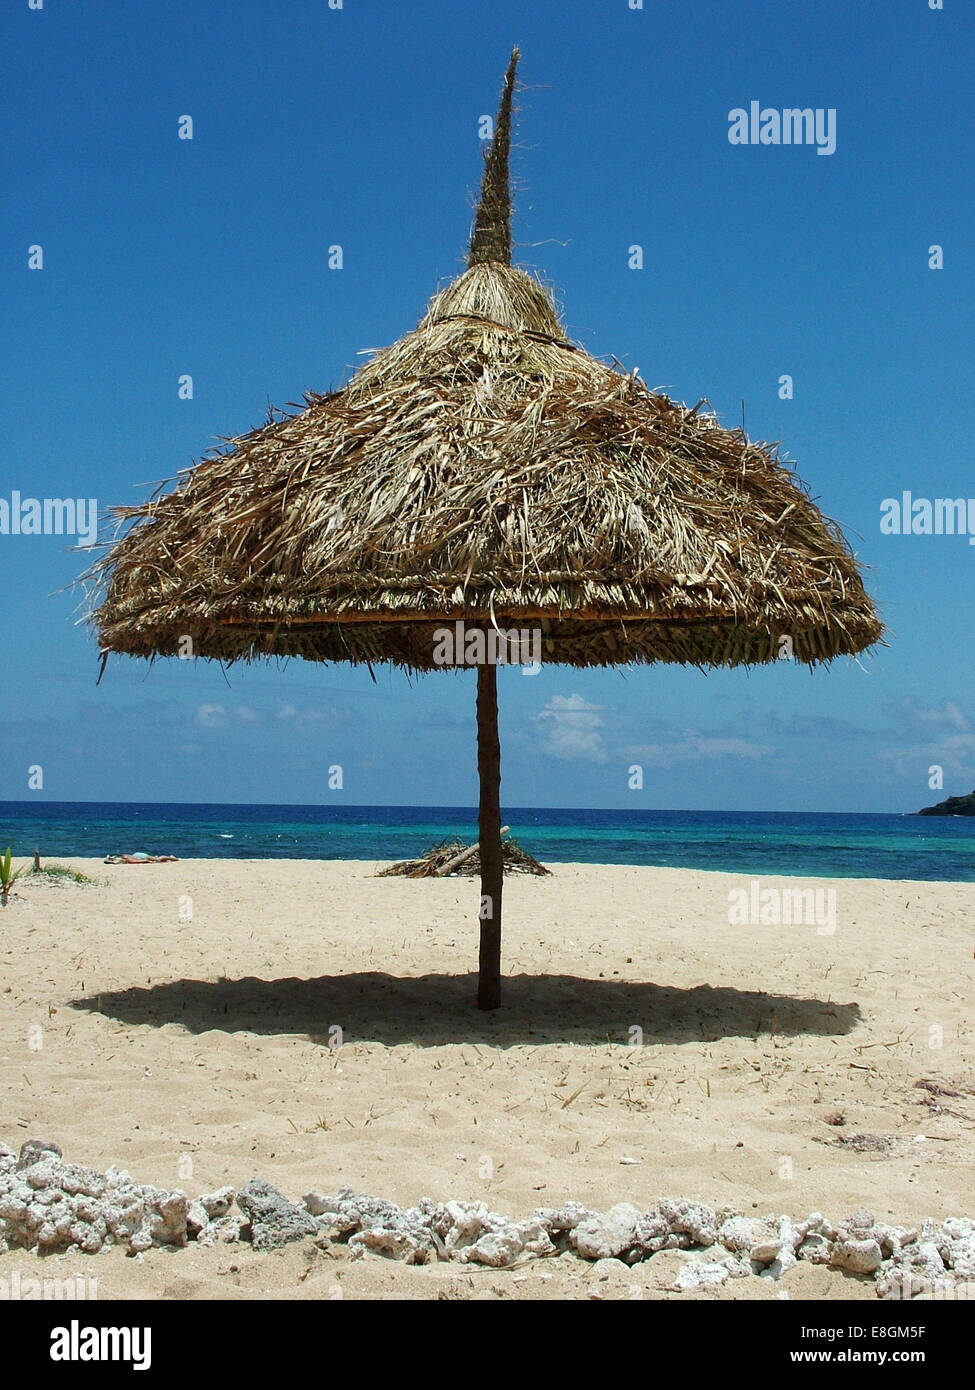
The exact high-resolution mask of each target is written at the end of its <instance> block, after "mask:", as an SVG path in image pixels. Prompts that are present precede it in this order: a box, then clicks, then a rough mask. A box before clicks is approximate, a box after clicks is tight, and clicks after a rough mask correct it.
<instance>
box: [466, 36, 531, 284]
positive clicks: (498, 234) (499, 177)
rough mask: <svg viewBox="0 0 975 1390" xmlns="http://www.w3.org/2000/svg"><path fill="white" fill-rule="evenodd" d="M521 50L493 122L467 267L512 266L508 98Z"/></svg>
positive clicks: (510, 66)
mask: <svg viewBox="0 0 975 1390" xmlns="http://www.w3.org/2000/svg"><path fill="white" fill-rule="evenodd" d="M520 57H521V51H520V49H519V48H518V47H517V45H516V46H515V47H514V48H513V49H512V50H511V58H510V60H509V62H508V69H507V71H506V73H505V75H504V89H503V91H502V93H501V104H500V106H499V107H498V114H497V118H496V120H495V123H494V139H493V140H492V141H491V145H490V148H489V149H488V150H487V153H486V156H485V162H484V181H483V183H482V185H481V196H480V199H479V200H478V204H477V212H476V214H475V218H474V230H473V232H472V233H471V244H470V251H469V253H468V257H467V264H468V266H473V265H480V264H483V263H484V262H486V261H499V262H500V263H501V264H503V265H510V264H511V194H510V191H509V186H508V183H509V179H508V154H509V151H510V148H511V99H512V95H513V93H514V86H515V69H516V68H517V66H518V60H519V59H520Z"/></svg>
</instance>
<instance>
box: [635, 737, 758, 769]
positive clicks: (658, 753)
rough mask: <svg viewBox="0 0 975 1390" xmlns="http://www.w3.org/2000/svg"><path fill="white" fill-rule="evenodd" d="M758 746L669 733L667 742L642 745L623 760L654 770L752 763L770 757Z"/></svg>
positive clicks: (727, 739)
mask: <svg viewBox="0 0 975 1390" xmlns="http://www.w3.org/2000/svg"><path fill="white" fill-rule="evenodd" d="M771 751H772V750H771V749H770V748H765V747H763V746H762V744H760V743H750V742H749V741H748V739H744V738H706V737H705V736H704V735H703V734H699V733H695V732H694V731H693V730H691V729H685V730H672V731H670V732H669V733H668V736H667V741H665V742H661V743H646V744H643V745H642V746H640V747H638V748H630V749H628V750H627V754H626V756H627V757H628V758H632V759H633V760H634V761H635V762H643V763H650V764H655V765H656V766H658V767H672V766H673V765H674V764H675V763H693V762H702V761H704V760H706V759H718V758H738V759H741V758H747V759H748V760H750V761H752V762H755V761H757V760H758V759H759V758H766V757H768V755H769V754H770V753H771Z"/></svg>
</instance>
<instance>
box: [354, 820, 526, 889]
mask: <svg viewBox="0 0 975 1390" xmlns="http://www.w3.org/2000/svg"><path fill="white" fill-rule="evenodd" d="M507 833H508V827H507V826H506V825H505V826H502V829H501V834H502V835H507ZM501 852H502V855H503V858H504V871H505V873H506V874H550V873H551V872H552V871H551V869H546V867H545V865H544V864H539V862H538V860H537V859H533V858H532V856H531V855H530V854H529V853H528V851H527V850H524V849H522V847H521V845H519V843H518V841H517V840H511V839H506V840H503V841H502V844H501ZM480 872H481V856H480V854H479V853H478V848H477V844H476V843H475V844H473V845H465V844H464V841H463V840H441V842H440V844H439V845H434V846H433V848H432V849H428V850H427V851H426V853H425V854H421V856H420V858H419V859H404V860H401V861H400V863H398V864H390V866H389V868H388V869H380V871H379V873H378V875H377V877H378V878H389V877H392V876H398V877H400V878H446V876H447V875H448V874H463V875H464V876H465V877H467V878H475V877H477V875H479V874H480Z"/></svg>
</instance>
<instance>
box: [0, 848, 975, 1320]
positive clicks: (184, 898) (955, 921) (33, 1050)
mask: <svg viewBox="0 0 975 1390" xmlns="http://www.w3.org/2000/svg"><path fill="white" fill-rule="evenodd" d="M72 862H73V863H74V864H75V865H76V866H77V867H80V868H83V869H85V871H86V872H88V873H89V874H92V875H94V876H95V877H97V878H98V880H99V884H98V885H97V886H90V887H79V886H76V885H73V884H56V883H52V882H49V881H46V880H39V879H34V878H31V877H30V876H25V877H24V878H23V879H21V880H20V882H19V883H18V884H17V893H16V897H15V898H14V899H13V900H12V901H11V904H10V906H9V907H8V908H7V909H6V911H4V912H3V913H2V914H0V967H2V977H3V978H2V984H0V1099H2V1123H0V1138H4V1139H5V1140H6V1141H7V1142H8V1143H9V1144H12V1145H15V1144H18V1143H19V1142H21V1141H22V1140H23V1139H25V1138H28V1137H37V1138H44V1139H54V1140H56V1141H57V1142H58V1143H59V1144H60V1145H61V1146H62V1148H63V1150H64V1152H65V1156H66V1157H67V1158H69V1159H71V1160H73V1161H77V1162H83V1163H87V1164H90V1165H92V1166H94V1167H96V1168H102V1169H104V1168H106V1167H107V1166H108V1165H109V1164H113V1163H114V1164H117V1165H119V1166H122V1167H125V1168H127V1169H128V1170H129V1171H130V1172H132V1174H133V1176H134V1177H135V1178H136V1179H137V1180H138V1181H140V1182H153V1183H156V1184H158V1185H160V1186H167V1187H182V1188H184V1189H185V1190H186V1191H187V1192H189V1193H190V1194H191V1195H196V1194H198V1193H200V1192H203V1191H207V1190H211V1189H213V1188H216V1187H219V1186H222V1185H224V1184H227V1183H229V1184H232V1185H234V1186H240V1185H242V1184H243V1183H244V1182H245V1181H246V1180H247V1178H249V1177H250V1176H251V1175H252V1174H254V1173H259V1174H261V1175H263V1176H265V1177H266V1178H268V1179H269V1180H270V1181H271V1182H273V1183H275V1184H276V1185H278V1186H279V1187H281V1188H282V1189H283V1190H284V1191H285V1192H286V1193H287V1194H288V1196H290V1197H292V1198H298V1197H300V1195H301V1194H302V1193H303V1192H305V1191H307V1190H308V1189H309V1188H312V1187H316V1188H319V1189H321V1190H324V1191H334V1190H335V1189H337V1188H338V1187H340V1186H350V1187H353V1188H355V1189H356V1190H358V1191H367V1192H370V1193H373V1194H375V1195H379V1196H384V1197H388V1198H391V1199H392V1200H394V1201H397V1202H399V1203H401V1204H403V1205H410V1204H411V1203H413V1202H415V1201H416V1200H417V1199H418V1198H419V1197H421V1196H423V1195H429V1196H431V1197H433V1198H434V1199H435V1200H445V1199H447V1198H450V1197H458V1198H479V1199H482V1200H484V1201H486V1202H488V1203H489V1205H490V1206H491V1207H493V1208H496V1209H497V1210H499V1211H501V1212H504V1213H507V1214H510V1215H511V1216H513V1217H520V1216H523V1215H527V1214H528V1212H529V1211H530V1210H531V1209H532V1208H533V1207H535V1206H540V1205H557V1204H558V1203H560V1202H561V1201H562V1200H564V1199H566V1198H569V1197H572V1198H576V1199H578V1200H581V1201H583V1202H585V1203H587V1204H588V1205H590V1206H592V1207H594V1208H597V1209H605V1208H607V1207H609V1206H611V1205H612V1204H613V1203H615V1202H619V1201H629V1202H633V1203H634V1204H635V1205H637V1206H648V1205H650V1204H651V1203H652V1202H653V1201H654V1200H656V1199H657V1198H659V1197H661V1196H691V1197H695V1198H698V1199H700V1200H703V1201H706V1202H708V1203H710V1204H712V1205H716V1206H717V1205H722V1204H728V1205H731V1206H734V1207H736V1208H737V1209H738V1210H740V1211H742V1212H745V1213H754V1214H764V1213H765V1212H769V1211H775V1212H788V1213H789V1214H790V1215H792V1216H793V1217H795V1218H799V1217H802V1216H805V1215H807V1214H808V1213H809V1212H810V1211H813V1210H821V1211H823V1212H825V1213H826V1214H827V1215H828V1216H829V1217H831V1218H832V1219H833V1220H837V1219H839V1218H840V1217H842V1216H844V1215H846V1214H847V1213H849V1212H850V1211H852V1210H854V1209H856V1208H858V1207H868V1208H871V1209H872V1210H873V1211H874V1212H875V1214H876V1215H877V1217H878V1218H879V1219H881V1220H887V1221H891V1222H896V1223H900V1224H905V1225H908V1224H913V1223H915V1222H916V1221H918V1220H919V1219H921V1218H922V1217H924V1216H927V1215H930V1216H934V1217H938V1218H941V1217H945V1216H949V1215H972V1214H973V1213H972V1210H971V1208H972V1190H971V1173H972V1167H973V1159H975V1141H973V1135H975V1068H973V1048H972V1029H971V1021H970V1008H969V1004H970V1000H971V994H972V971H973V957H972V953H973V945H975V939H973V938H975V929H973V928H975V887H973V886H972V885H967V884H924V883H890V882H881V881H872V880H825V881H823V882H822V883H821V884H820V886H825V887H832V888H835V890H836V894H837V897H836V912H837V927H836V931H835V934H833V935H832V936H827V935H820V934H818V933H817V931H816V928H815V926H803V927H785V926H771V925H765V926H732V925H730V924H729V922H728V892H729V889H730V888H736V887H743V886H744V887H747V885H748V883H749V879H748V878H746V877H743V876H733V875H728V874H697V873H693V872H690V871H686V870H668V869H647V868H629V867H619V866H613V867H600V866H591V865H557V866H554V867H555V871H554V873H553V876H552V877H551V878H547V879H536V878H520V877H519V878H513V879H511V880H510V881H509V882H508V883H507V884H506V886H505V914H506V920H505V971H506V973H507V976H508V980H507V985H506V996H505V997H506V1004H505V1007H504V1008H503V1009H502V1010H501V1011H500V1012H498V1013H494V1014H482V1013H478V1012H477V1011H476V1010H475V1009H474V1008H473V1005H472V999H473V991H474V980H473V977H472V976H471V975H468V974H466V973H458V972H466V970H467V968H468V967H469V966H471V965H472V964H473V963H474V961H475V958H476V942H477V923H476V921H475V920H474V911H475V908H476V901H477V899H476V887H475V886H472V885H471V884H470V883H469V882H465V881H463V880H456V879H447V880H443V881H440V880H420V881H413V880H409V879H377V878H375V877H374V873H375V869H376V867H377V866H376V865H374V864H369V863H364V862H360V861H353V862H338V861H331V862H312V861H283V860H276V861H228V860H220V861H217V860H185V861H183V862H181V863H177V864H165V865H146V866H138V867H137V866H128V865H120V866H109V865H104V864H102V863H100V862H98V861H91V860H77V861H72ZM810 882H811V881H810ZM787 883H788V884H794V883H795V881H794V880H788V881H787V880H776V879H772V878H763V879H762V885H763V887H766V886H774V885H776V884H779V885H785V884H787ZM189 901H191V903H192V919H191V920H185V913H186V911H187V909H188V903H189ZM181 908H182V911H183V914H184V919H181V915H180V912H181ZM336 1028H338V1029H341V1043H342V1045H341V1046H339V1047H335V1046H331V1045H330V1043H334V1042H336V1041H338V1038H339V1035H338V1034H336V1033H335V1031H334V1030H335V1029H336ZM38 1029H40V1032H38ZM633 1029H640V1030H642V1043H643V1045H642V1046H639V1045H636V1046H635V1045H633V1043H634V1041H638V1040H639V1036H640V1035H639V1034H638V1033H634V1032H632V1031H631V1030H633ZM938 1030H940V1034H939V1032H938ZM939 1040H940V1046H938V1045H937V1043H938V1042H939ZM918 1082H928V1083H929V1085H928V1086H919V1085H918V1084H917V1083H918ZM943 1091H947V1092H954V1093H955V1094H953V1095H951V1094H942V1093H941V1092H943ZM828 1118H830V1119H832V1120H836V1119H837V1118H842V1121H843V1122H842V1123H841V1124H836V1123H832V1124H831V1123H827V1122H826V1121H827V1119H828ZM857 1135H860V1136H863V1135H866V1136H870V1137H871V1139H872V1138H876V1139H878V1140H880V1141H882V1143H880V1144H879V1146H875V1147H871V1144H870V1143H869V1142H868V1143H866V1144H865V1145H863V1144H861V1143H860V1142H859V1141H856V1142H855V1143H850V1142H849V1141H850V1140H851V1139H852V1137H853V1136H857ZM918 1135H923V1136H925V1137H924V1139H923V1141H919V1140H918V1139H917V1136H918ZM843 1140H845V1141H847V1142H845V1143H844V1142H840V1141H843ZM623 1159H634V1160H637V1161H636V1162H626V1163H624V1162H622V1161H621V1160H623ZM11 1258H17V1259H18V1260H19V1261H20V1262H21V1264H22V1265H23V1267H24V1269H25V1271H29V1269H32V1268H33V1257H30V1258H28V1257H26V1256H20V1255H18V1256H16V1257H11V1256H7V1257H5V1261H6V1262H9V1260H10V1259H11ZM660 1259H661V1257H657V1260H658V1261H659V1260H660ZM44 1263H45V1267H46V1268H47V1267H48V1266H50V1268H51V1271H52V1273H53V1272H54V1269H55V1263H56V1265H57V1266H63V1267H64V1269H65V1270H68V1269H70V1270H71V1271H74V1270H75V1269H76V1268H77V1269H84V1270H89V1271H90V1272H92V1273H95V1274H97V1275H98V1276H99V1279H100V1295H101V1297H172V1298H188V1297H218V1298H220V1297H266V1296H268V1294H269V1293H270V1294H273V1295H276V1296H282V1297H317V1298H321V1297H338V1296H340V1294H341V1296H352V1297H389V1296H392V1295H399V1296H402V1297H408V1298H428V1297H445V1298H474V1297H508V1298H512V1297H514V1298H518V1297H536V1298H537V1297H577V1298H588V1297H590V1296H592V1295H591V1289H592V1288H593V1285H594V1280H593V1276H592V1271H591V1269H589V1268H588V1267H585V1266H582V1265H581V1264H580V1262H579V1261H578V1260H576V1259H575V1258H574V1257H563V1258H562V1259H559V1260H553V1261H549V1262H536V1263H535V1264H533V1265H531V1266H528V1267H526V1268H523V1269H518V1270H511V1271H497V1270H467V1269H465V1268H463V1267H457V1266H454V1265H440V1266H437V1267H433V1268H421V1269H406V1268H403V1267H400V1266H394V1265H391V1264H389V1263H387V1262H385V1261H382V1260H379V1259H376V1258H369V1257H367V1258H366V1259H363V1260H360V1261H355V1262H350V1261H349V1260H348V1259H347V1257H345V1256H341V1257H340V1258H331V1257H328V1256H323V1255H320V1254H317V1253H316V1252H315V1251H313V1250H311V1249H310V1248H308V1247H306V1246H301V1247H294V1248H292V1249H289V1250H286V1251H282V1252H279V1253H278V1254H277V1255H274V1256H258V1255H256V1254H255V1253H254V1252H252V1251H251V1250H250V1249H249V1248H248V1247H245V1246H240V1247H231V1246H227V1247H220V1248H217V1249H213V1250H204V1249H196V1248H193V1247H190V1248H188V1249H187V1250H184V1251H180V1252H168V1251H152V1252H149V1253H147V1255H146V1256H145V1257H144V1258H143V1259H141V1260H139V1261H135V1260H127V1259H125V1258H124V1257H123V1256H122V1255H121V1253H120V1252H117V1251H112V1252H108V1253H107V1254H105V1255H103V1256H99V1257H96V1258H95V1259H94V1260H89V1261H86V1260H85V1259H84V1258H83V1257H71V1256H65V1257H60V1258H59V1259H58V1260H57V1261H56V1262H55V1263H52V1262H50V1261H47V1262H44ZM231 1267H234V1269H232V1268H231ZM663 1270H664V1265H663V1264H659V1265H655V1264H652V1265H651V1266H643V1267H639V1268H638V1269H634V1271H632V1273H631V1274H630V1275H629V1276H628V1279H629V1280H632V1281H633V1283H635V1284H636V1285H638V1286H639V1289H640V1292H641V1295H642V1296H645V1297H681V1298H683V1299H686V1298H688V1297H709V1298H713V1297H720V1298H728V1297H738V1298H741V1297H751V1298H754V1297H775V1296H776V1295H777V1294H778V1293H781V1292H782V1291H783V1290H788V1291H789V1293H790V1296H791V1297H798V1298H803V1297H813V1298H815V1297H850V1296H862V1297H872V1296H873V1290H872V1287H871V1285H870V1284H869V1283H864V1282H863V1281H858V1280H855V1279H851V1278H844V1277H843V1276H841V1275H839V1274H838V1273H836V1272H830V1271H824V1270H822V1269H818V1268H814V1267H809V1266H805V1267H800V1268H799V1269H797V1270H794V1271H792V1272H791V1273H790V1274H789V1275H787V1276H786V1278H785V1279H784V1280H783V1281H782V1284H781V1285H771V1284H766V1283H765V1282H764V1281H760V1280H736V1281H733V1282H731V1283H729V1284H727V1285H724V1286H722V1287H721V1288H720V1289H718V1290H717V1291H715V1292H708V1293H706V1294H693V1295H692V1294H681V1295H677V1294H668V1293H666V1291H665V1289H663V1288H659V1287H657V1283H658V1282H659V1280H660V1276H661V1275H662V1273H663ZM34 1272H35V1273H36V1270H35V1271H34ZM668 1277H669V1278H672V1277H673V1270H671V1272H670V1274H669V1276H668ZM601 1296H603V1297H607V1298H612V1297H631V1296H635V1295H634V1294H633V1292H632V1289H630V1288H629V1287H627V1288H617V1287H615V1286H608V1285H605V1284H604V1285H602V1286H601Z"/></svg>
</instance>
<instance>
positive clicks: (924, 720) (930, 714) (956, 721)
mask: <svg viewBox="0 0 975 1390" xmlns="http://www.w3.org/2000/svg"><path fill="white" fill-rule="evenodd" d="M901 708H902V709H903V711H904V713H905V714H907V715H909V716H910V717H911V718H912V719H916V720H917V721H918V722H919V723H921V724H943V725H945V726H946V727H947V728H949V729H959V730H960V731H961V732H962V733H968V731H969V730H970V729H971V727H972V724H971V720H970V719H969V718H968V715H967V714H966V713H965V711H964V710H963V709H962V708H961V706H960V705H959V704H958V702H957V701H956V700H946V701H945V702H944V704H942V705H922V704H921V702H920V701H919V700H915V699H913V697H908V699H906V700H904V701H903V702H902V704H901Z"/></svg>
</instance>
